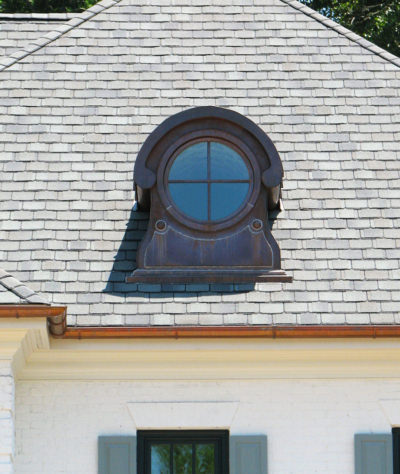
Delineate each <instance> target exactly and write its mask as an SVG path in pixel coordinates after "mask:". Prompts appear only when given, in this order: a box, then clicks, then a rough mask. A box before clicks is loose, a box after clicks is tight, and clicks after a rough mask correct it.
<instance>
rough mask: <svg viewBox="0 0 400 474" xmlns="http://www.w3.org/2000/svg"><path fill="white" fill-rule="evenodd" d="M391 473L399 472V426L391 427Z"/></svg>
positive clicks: (397, 473)
mask: <svg viewBox="0 0 400 474" xmlns="http://www.w3.org/2000/svg"><path fill="white" fill-rule="evenodd" d="M392 440H393V474H400V427H397V428H392Z"/></svg>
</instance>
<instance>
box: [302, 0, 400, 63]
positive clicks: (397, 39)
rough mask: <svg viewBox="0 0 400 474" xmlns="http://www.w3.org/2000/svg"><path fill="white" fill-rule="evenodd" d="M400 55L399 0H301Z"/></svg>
mask: <svg viewBox="0 0 400 474" xmlns="http://www.w3.org/2000/svg"><path fill="white" fill-rule="evenodd" d="M299 1H300V2H302V3H304V4H306V5H308V6H309V7H311V8H313V9H314V10H317V11H318V12H320V13H322V14H323V15H325V16H327V17H328V18H331V19H332V20H334V21H336V22H337V23H340V24H341V25H343V26H345V27H346V28H349V29H350V30H352V31H354V32H355V33H358V34H359V35H361V36H363V37H364V38H366V39H368V40H369V41H371V42H372V43H375V44H377V45H378V46H381V47H382V48H384V49H386V50H388V51H390V52H391V53H393V54H395V55H397V56H400V1H399V0H380V1H379V0H299Z"/></svg>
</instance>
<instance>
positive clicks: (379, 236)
mask: <svg viewBox="0 0 400 474" xmlns="http://www.w3.org/2000/svg"><path fill="white" fill-rule="evenodd" d="M0 64H2V65H3V71H1V72H0V79H1V80H0V176H1V180H2V183H1V185H0V200H1V201H2V206H1V209H0V222H1V224H0V241H2V242H4V245H3V247H2V248H0V259H2V260H3V262H4V263H3V267H4V268H6V270H7V271H10V272H12V273H13V274H15V275H16V276H17V277H18V278H20V279H21V280H24V281H30V282H32V286H33V287H34V288H35V289H37V291H43V292H45V293H46V294H48V295H49V298H50V299H51V301H52V303H55V304H67V305H68V312H69V315H68V318H69V324H77V325H97V324H101V325H115V324H117V325H118V324H119V325H151V324H152V325H160V324H162V325H164V324H166V325H179V324H185V325H187V324H200V325H202V324H203V325H209V324H214V325H223V324H228V325H231V324H368V323H376V324H378V323H389V324H397V323H400V312H399V309H400V292H399V289H398V287H399V284H398V281H399V277H400V270H399V266H400V265H399V261H400V250H399V249H400V246H399V243H400V234H399V230H398V229H399V224H400V159H399V158H400V140H399V138H400V135H399V134H400V87H399V86H400V67H399V66H400V64H399V59H398V58H396V57H394V56H393V55H390V54H389V53H386V52H385V51H383V50H381V49H380V48H378V47H376V46H374V45H371V43H368V42H367V41H365V40H363V39H362V38H360V37H358V36H357V35H355V34H353V33H351V32H349V31H347V30H345V29H343V28H342V27H340V26H339V25H336V24H335V23H333V22H331V21H330V20H327V19H325V18H324V17H322V16H321V15H318V14H316V13H315V12H313V11H312V10H310V9H308V8H307V7H304V6H303V5H301V4H299V3H298V2H296V1H294V0H262V1H254V2H249V1H248V0H235V1H234V2H231V1H230V2H227V1H226V0H215V1H214V2H213V4H212V10H211V8H210V4H209V2H206V1H205V0H196V1H194V0H190V1H189V2H188V1H185V2H181V1H180V0H178V1H177V2H174V3H173V4H172V5H171V2H169V1H166V0H156V1H155V2H154V1H153V2H152V3H151V5H150V4H143V2H139V1H137V0H121V1H120V2H114V1H109V0H107V1H104V2H101V3H100V4H97V5H95V6H94V7H92V8H91V9H89V10H88V11H87V12H84V13H83V14H80V15H77V17H76V18H73V19H72V20H70V21H69V22H68V23H67V24H64V25H62V26H60V27H58V28H56V30H54V31H52V32H51V33H48V34H46V35H45V36H44V37H43V38H40V39H38V40H37V41H35V42H34V43H33V44H32V45H29V47H28V46H27V47H25V49H24V51H19V52H17V53H15V54H14V55H13V56H12V57H8V58H2V59H0ZM201 105H214V106H219V107H227V108H230V109H233V110H236V111H237V112H239V113H242V114H243V115H245V116H247V117H248V118H250V119H251V120H253V121H254V122H256V123H257V124H258V125H259V126H260V127H261V128H262V129H263V130H264V131H265V132H266V133H267V134H268V135H269V137H270V138H271V139H272V140H273V142H274V144H275V145H276V147H277V149H278V151H279V153H280V156H281V159H282V162H283V167H284V170H285V180H284V190H283V205H284V208H285V209H284V211H283V212H281V213H280V214H279V215H278V216H277V218H276V219H275V220H274V221H273V222H271V224H273V230H272V232H273V234H274V236H275V238H276V239H277V241H278V243H279V245H280V248H281V252H282V267H283V268H284V269H285V270H286V272H287V273H289V274H291V275H293V277H294V281H293V283H289V284H258V285H256V286H255V287H254V288H252V287H251V286H248V287H245V286H236V287H233V286H230V285H227V286H221V285H217V286H213V285H211V286H210V285H186V286H185V285H175V286H170V285H133V284H126V283H125V282H124V279H125V276H126V275H127V274H128V273H130V272H131V271H132V269H133V268H134V260H135V251H136V248H137V245H138V241H139V240H140V238H141V236H142V235H143V232H144V229H145V228H146V226H147V215H145V214H142V213H138V212H135V211H134V210H133V199H134V196H133V191H132V171H133V166H134V161H135V157H136V155H137V152H138V150H139V149H140V147H141V145H142V144H143V142H144V140H145V138H146V137H147V136H148V134H149V133H151V132H152V131H153V130H154V128H155V127H156V126H157V125H158V124H159V123H160V122H162V121H163V120H164V119H165V118H167V117H169V116H171V115H172V114H174V113H176V112H179V111H181V110H184V109H187V108H190V107H194V106H201Z"/></svg>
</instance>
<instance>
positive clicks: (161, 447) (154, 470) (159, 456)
mask: <svg viewBox="0 0 400 474" xmlns="http://www.w3.org/2000/svg"><path fill="white" fill-rule="evenodd" d="M169 466H170V447H169V444H156V445H153V446H152V447H151V474H171V473H170V469H169Z"/></svg>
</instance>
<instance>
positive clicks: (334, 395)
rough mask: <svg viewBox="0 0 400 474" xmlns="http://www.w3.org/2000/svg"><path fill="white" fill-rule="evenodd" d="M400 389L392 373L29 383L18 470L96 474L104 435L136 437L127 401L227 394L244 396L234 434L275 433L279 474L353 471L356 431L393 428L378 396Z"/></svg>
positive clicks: (23, 395) (20, 406) (271, 437)
mask: <svg viewBox="0 0 400 474" xmlns="http://www.w3.org/2000/svg"><path fill="white" fill-rule="evenodd" d="M399 390H400V381H398V380H397V381H396V380H391V379H357V380H351V379H348V380H345V379H341V380H338V379H336V380H335V379H319V380H312V379H306V380H259V381H251V380H249V381H232V382H231V381H220V382H207V381H206V382H201V383H199V382H185V381H171V382H169V381H162V382H157V381H155V382H144V381H137V382H111V381H110V382H84V381H74V382H63V381H53V382H50V381H43V382H42V381H35V382H33V381H31V382H30V381H23V382H22V381H21V382H19V383H18V384H17V399H16V410H17V417H16V432H17V455H16V462H15V466H16V468H15V469H16V470H15V472H16V474H60V473H65V474H72V473H73V474H95V473H96V472H97V444H96V443H97V437H98V436H99V435H118V434H135V425H134V423H133V419H132V417H131V415H130V413H129V410H128V407H127V404H128V403H129V402H134V401H146V402H148V401H151V400H158V401H195V400H197V401H206V400H209V401H217V400H219V401H239V402H240V403H239V408H238V410H237V412H236V415H235V417H234V419H233V423H232V426H231V428H230V429H231V433H236V434H239V433H242V434H251V433H266V434H267V435H268V455H269V472H271V474H311V473H315V474H339V473H340V474H353V472H354V465H353V462H354V460H353V437H354V434H355V433H357V432H367V433H368V432H384V433H389V432H390V431H391V426H390V424H389V421H388V420H387V418H386V416H385V415H384V412H383V411H382V409H381V408H380V405H379V400H380V399H390V398H397V397H398V393H399ZM160 428H163V427H162V426H160ZM210 428H212V413H210Z"/></svg>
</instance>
